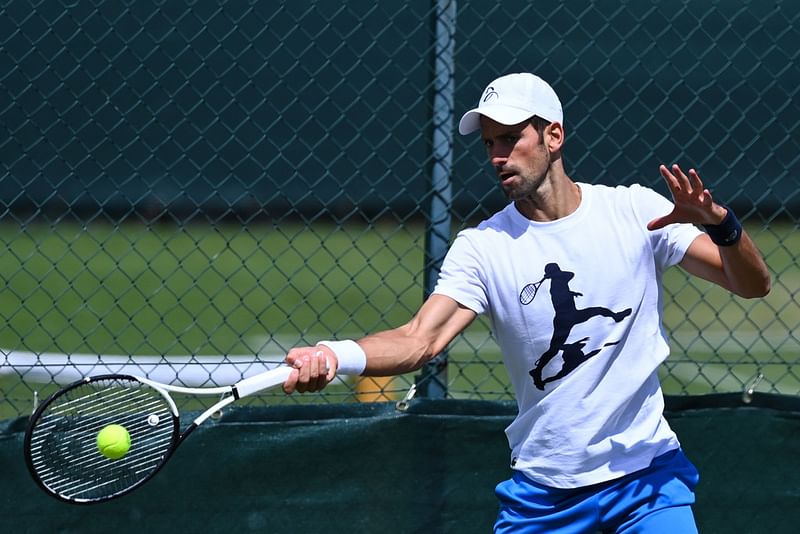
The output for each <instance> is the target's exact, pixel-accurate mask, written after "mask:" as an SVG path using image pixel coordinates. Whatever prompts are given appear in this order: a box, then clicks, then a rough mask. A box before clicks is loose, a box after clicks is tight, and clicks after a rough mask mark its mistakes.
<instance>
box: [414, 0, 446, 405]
mask: <svg viewBox="0 0 800 534" xmlns="http://www.w3.org/2000/svg"><path fill="white" fill-rule="evenodd" d="M455 32H456V0H437V1H436V44H435V53H434V62H435V65H434V68H435V77H434V96H433V142H432V151H433V169H432V173H431V203H430V207H429V210H430V211H429V213H428V216H427V221H428V226H427V229H426V236H425V275H424V291H425V295H424V296H425V298H427V297H428V296H429V295H430V294H431V293H432V292H433V288H434V286H435V284H436V279H437V276H438V274H439V269H440V267H441V265H442V260H443V259H444V256H445V254H446V253H447V249H448V246H449V244H450V226H451V220H450V219H451V216H450V209H451V202H452V184H451V182H450V175H451V172H452V163H453V114H454V110H453V101H454V97H453V93H454V86H455V82H454V61H453V55H454V48H455V47H454V41H455ZM416 384H417V391H418V394H419V395H420V396H424V397H429V398H444V397H446V396H447V352H446V351H445V352H442V353H441V354H439V355H438V356H437V357H436V358H435V359H434V360H432V361H431V362H429V363H428V364H427V365H426V366H425V367H424V368H423V369H422V372H421V374H420V375H419V376H418V377H417V381H416Z"/></svg>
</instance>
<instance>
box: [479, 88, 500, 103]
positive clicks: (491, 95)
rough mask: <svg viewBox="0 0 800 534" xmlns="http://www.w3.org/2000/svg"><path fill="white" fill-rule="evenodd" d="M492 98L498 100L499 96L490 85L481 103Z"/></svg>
mask: <svg viewBox="0 0 800 534" xmlns="http://www.w3.org/2000/svg"><path fill="white" fill-rule="evenodd" d="M492 98H500V95H499V94H498V93H497V91H495V90H494V87H492V86H491V85H490V86H489V87H487V88H486V91H484V93H483V102H488V101H489V100H491V99H492Z"/></svg>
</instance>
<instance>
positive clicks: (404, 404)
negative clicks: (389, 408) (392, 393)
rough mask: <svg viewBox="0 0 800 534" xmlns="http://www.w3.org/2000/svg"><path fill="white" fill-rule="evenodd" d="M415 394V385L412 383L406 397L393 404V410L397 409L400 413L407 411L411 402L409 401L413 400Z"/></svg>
mask: <svg viewBox="0 0 800 534" xmlns="http://www.w3.org/2000/svg"><path fill="white" fill-rule="evenodd" d="M416 394H417V384H416V383H414V384H411V387H410V388H408V391H407V392H406V396H405V397H403V399H402V400H399V401H397V404H395V408H397V409H398V410H400V411H401V412H404V411H406V410H408V404H409V403H410V402H411V399H413V398H414V395H416Z"/></svg>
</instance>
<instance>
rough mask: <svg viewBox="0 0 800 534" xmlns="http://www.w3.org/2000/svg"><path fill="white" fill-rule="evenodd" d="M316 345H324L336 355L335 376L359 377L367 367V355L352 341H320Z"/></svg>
mask: <svg viewBox="0 0 800 534" xmlns="http://www.w3.org/2000/svg"><path fill="white" fill-rule="evenodd" d="M317 345H324V346H326V347H328V348H329V349H331V350H332V351H333V353H334V354H336V359H337V360H339V367H338V368H337V369H336V374H337V375H360V374H361V373H363V372H364V369H366V367H367V355H366V353H365V352H364V349H362V348H361V345H359V344H358V343H356V342H355V341H353V340H352V339H343V340H341V341H320V342H319V343H317Z"/></svg>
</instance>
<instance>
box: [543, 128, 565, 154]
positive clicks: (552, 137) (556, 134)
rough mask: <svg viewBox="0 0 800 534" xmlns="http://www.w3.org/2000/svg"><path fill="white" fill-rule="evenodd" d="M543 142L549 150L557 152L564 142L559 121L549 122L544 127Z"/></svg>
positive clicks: (562, 130) (562, 129)
mask: <svg viewBox="0 0 800 534" xmlns="http://www.w3.org/2000/svg"><path fill="white" fill-rule="evenodd" d="M544 142H545V144H546V145H547V148H548V150H550V152H559V151H560V150H561V146H562V145H563V144H564V127H563V126H562V125H561V123H560V122H551V123H550V124H548V125H547V127H546V128H545V129H544Z"/></svg>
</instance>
